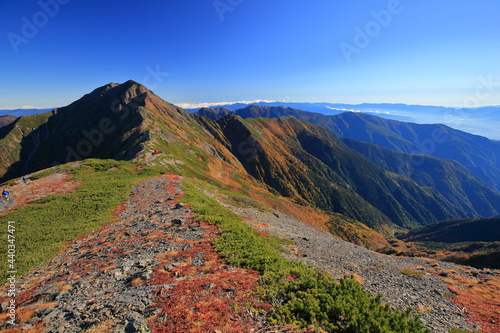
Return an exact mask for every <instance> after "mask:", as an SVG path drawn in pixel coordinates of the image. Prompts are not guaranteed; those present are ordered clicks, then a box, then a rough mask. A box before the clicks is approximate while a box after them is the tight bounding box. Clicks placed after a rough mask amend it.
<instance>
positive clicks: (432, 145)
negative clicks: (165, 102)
mask: <svg viewBox="0 0 500 333" xmlns="http://www.w3.org/2000/svg"><path fill="white" fill-rule="evenodd" d="M198 113H199V114H203V115H206V116H207V117H210V118H212V119H218V118H220V117H222V116H224V115H226V114H229V113H231V114H235V115H239V116H241V117H242V118H257V117H270V118H275V117H283V116H294V117H296V118H299V119H302V120H306V121H309V122H312V123H314V124H318V125H321V126H323V127H325V128H327V129H328V130H330V131H331V132H332V133H334V134H337V135H339V136H341V137H344V138H351V139H356V140H359V141H363V142H369V143H374V144H376V145H379V146H382V147H385V148H389V149H392V150H396V151H399V152H404V153H407V154H426V155H431V156H434V157H438V158H442V159H453V160H456V161H457V162H459V163H461V164H462V165H463V166H465V167H466V168H467V169H468V170H469V171H471V172H472V173H473V174H474V175H475V176H476V177H478V178H479V179H480V180H481V181H483V182H484V183H485V184H486V185H487V186H488V187H490V188H492V189H494V190H497V191H498V190H500V144H499V143H498V142H495V141H492V140H489V139H487V138H485V137H481V136H477V135H473V134H469V133H465V132H462V131H459V130H455V129H452V128H450V127H448V126H445V125H439V124H438V125H420V124H414V123H406V122H399V121H395V120H388V119H383V118H380V117H376V116H372V115H367V114H362V113H353V112H345V113H341V114H337V115H324V114H320V113H314V112H306V111H300V110H295V109H292V108H287V107H280V106H277V107H269V106H260V105H252V106H248V107H245V108H243V109H238V110H234V111H230V110H228V109H222V108H219V109H215V110H213V111H209V110H207V109H201V110H200V111H198Z"/></svg>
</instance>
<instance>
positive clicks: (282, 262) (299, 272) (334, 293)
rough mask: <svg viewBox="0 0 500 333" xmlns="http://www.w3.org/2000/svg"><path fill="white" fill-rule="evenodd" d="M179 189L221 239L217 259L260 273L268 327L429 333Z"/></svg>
mask: <svg viewBox="0 0 500 333" xmlns="http://www.w3.org/2000/svg"><path fill="white" fill-rule="evenodd" d="M183 187H184V190H185V192H186V196H185V198H184V199H183V200H184V201H185V202H186V203H187V204H189V205H191V206H192V207H193V209H194V210H195V211H196V212H197V213H198V214H199V218H200V219H203V220H205V221H207V222H210V223H212V224H215V225H217V227H218V229H219V232H220V233H221V235H220V237H218V238H215V239H214V240H213V244H214V246H215V248H216V250H217V251H218V253H219V254H220V255H221V256H222V257H223V258H225V260H226V261H227V262H228V263H229V264H231V265H234V266H238V267H242V268H248V269H254V270H257V271H259V272H260V273H261V275H262V278H261V281H260V282H261V288H260V290H258V291H257V293H258V294H259V295H260V296H261V297H263V298H264V299H265V300H266V301H268V302H271V303H272V304H273V305H274V310H273V311H272V312H271V313H269V317H268V320H269V321H270V322H271V323H275V324H278V323H282V324H295V325H296V326H297V327H299V328H305V327H308V326H310V325H314V326H315V327H316V328H317V329H319V328H321V329H323V330H326V331H328V332H349V333H350V332H352V333H354V332H356V333H379V332H380V333H382V332H384V333H385V332H397V333H402V332H408V333H409V332H415V333H417V332H429V331H428V330H427V329H425V327H424V326H423V324H422V323H421V321H420V320H419V319H418V317H415V316H413V315H412V314H411V310H410V309H409V310H407V311H397V310H393V309H391V308H390V306H389V305H387V304H385V305H384V304H382V301H381V298H380V296H379V297H373V296H371V295H369V294H368V293H366V292H365V291H364V289H363V287H362V286H361V284H359V283H358V282H356V281H355V280H354V279H353V278H352V277H345V278H344V279H342V280H341V281H340V282H337V281H335V279H333V278H332V277H331V276H330V275H329V274H327V273H325V272H321V271H319V270H317V269H315V268H313V267H310V266H306V265H304V264H302V263H297V262H294V261H289V260H286V259H284V258H283V257H282V256H281V255H280V253H279V251H278V250H277V249H276V246H275V245H276V244H274V242H275V240H273V238H270V237H262V236H260V235H259V234H258V233H257V232H255V231H253V230H252V229H251V228H250V227H249V226H247V225H246V224H244V223H243V222H242V221H241V218H240V217H239V216H237V215H236V214H234V213H233V212H231V211H229V210H228V209H226V208H224V207H222V206H220V205H219V204H218V203H217V202H216V201H215V200H214V199H212V198H209V197H207V196H205V195H204V194H203V193H202V192H201V191H200V190H199V189H198V188H197V187H196V186H195V185H194V184H193V183H190V182H188V181H184V183H183Z"/></svg>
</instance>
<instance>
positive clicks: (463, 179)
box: [343, 139, 500, 216]
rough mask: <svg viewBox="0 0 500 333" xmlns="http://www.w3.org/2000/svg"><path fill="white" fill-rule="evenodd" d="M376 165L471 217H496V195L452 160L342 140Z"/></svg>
mask: <svg viewBox="0 0 500 333" xmlns="http://www.w3.org/2000/svg"><path fill="white" fill-rule="evenodd" d="M343 141H344V142H345V143H346V144H347V145H348V146H349V147H351V148H352V149H354V150H355V151H357V152H359V153H361V154H362V155H364V156H365V157H367V158H368V159H369V160H370V161H372V162H373V163H375V164H376V165H378V166H380V167H382V168H384V169H386V170H389V171H392V172H396V173H399V174H403V175H407V176H408V177H409V178H411V179H412V180H414V181H415V182H416V183H417V184H419V185H420V186H423V187H432V188H434V189H435V190H437V191H438V192H439V193H440V194H441V195H443V196H444V197H445V198H446V199H447V200H448V201H449V202H450V203H452V204H453V205H455V206H461V207H463V208H464V210H465V211H466V212H467V213H468V214H471V215H474V216H494V215H497V214H500V193H498V192H496V191H494V190H492V189H490V188H488V187H487V186H485V185H484V183H482V182H481V181H480V180H479V179H477V178H476V177H475V176H474V175H473V174H472V173H471V172H470V171H469V170H467V169H466V168H465V167H464V166H463V165H461V164H460V163H458V162H456V161H454V160H444V159H438V158H435V157H432V156H428V155H410V154H404V153H400V152H396V151H394V150H391V149H387V148H383V147H380V146H377V145H375V144H370V143H366V142H361V141H358V140H354V139H344V140H343Z"/></svg>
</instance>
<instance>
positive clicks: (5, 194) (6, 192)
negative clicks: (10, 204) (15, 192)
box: [2, 189, 10, 199]
mask: <svg viewBox="0 0 500 333" xmlns="http://www.w3.org/2000/svg"><path fill="white" fill-rule="evenodd" d="M9 194H10V193H9V191H7V190H6V189H4V190H3V192H2V195H3V196H4V197H5V199H8V198H9Z"/></svg>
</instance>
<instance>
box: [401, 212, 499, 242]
mask: <svg viewBox="0 0 500 333" xmlns="http://www.w3.org/2000/svg"><path fill="white" fill-rule="evenodd" d="M404 238H405V239H408V240H410V241H426V242H440V243H459V242H498V241H499V240H500V218H498V217H497V218H478V219H460V220H450V221H441V222H438V223H434V224H431V225H428V226H425V227H423V228H419V229H416V230H412V231H410V232H409V233H407V234H406V235H405V236H404Z"/></svg>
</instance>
